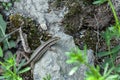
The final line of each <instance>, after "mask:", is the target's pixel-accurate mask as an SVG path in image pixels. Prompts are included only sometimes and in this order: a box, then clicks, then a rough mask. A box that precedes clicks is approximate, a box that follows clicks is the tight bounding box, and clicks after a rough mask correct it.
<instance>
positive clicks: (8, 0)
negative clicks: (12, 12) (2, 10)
mask: <svg viewBox="0 0 120 80" xmlns="http://www.w3.org/2000/svg"><path fill="white" fill-rule="evenodd" d="M0 1H1V2H10V0H0Z"/></svg>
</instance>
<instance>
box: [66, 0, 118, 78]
mask: <svg viewBox="0 0 120 80" xmlns="http://www.w3.org/2000/svg"><path fill="white" fill-rule="evenodd" d="M105 2H108V3H109V5H110V7H111V10H112V13H113V15H114V18H115V24H114V25H112V26H111V27H108V29H106V31H105V32H104V33H102V37H103V38H104V39H105V41H106V44H107V46H108V51H105V52H99V53H96V56H97V57H99V58H102V59H103V60H104V62H102V64H99V65H97V67H94V66H92V65H89V64H88V62H87V59H86V58H87V56H86V47H85V51H84V52H82V51H80V50H79V49H78V48H77V49H76V51H72V52H67V55H68V57H69V58H70V59H68V60H67V63H69V64H73V63H77V66H76V67H74V68H73V69H72V70H71V72H70V74H73V73H74V72H76V70H77V69H78V67H79V66H80V65H81V64H84V65H86V66H87V67H88V69H89V71H87V73H86V75H87V76H86V78H85V80H120V77H119V72H120V69H119V66H120V64H118V65H115V60H116V58H117V55H118V52H119V51H120V46H119V45H118V46H115V47H114V48H112V49H111V39H113V38H114V39H119V37H120V21H119V19H118V17H117V13H116V11H115V8H114V6H113V4H112V2H111V0H97V1H94V2H93V4H99V5H100V4H103V3H105ZM78 64H79V65H78ZM101 68H102V69H103V70H104V71H103V72H102V73H100V69H101Z"/></svg>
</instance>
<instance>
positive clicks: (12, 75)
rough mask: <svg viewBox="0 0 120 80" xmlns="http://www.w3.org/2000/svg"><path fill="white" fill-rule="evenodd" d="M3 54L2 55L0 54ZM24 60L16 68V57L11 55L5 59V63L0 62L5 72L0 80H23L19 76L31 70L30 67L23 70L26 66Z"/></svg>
mask: <svg viewBox="0 0 120 80" xmlns="http://www.w3.org/2000/svg"><path fill="white" fill-rule="evenodd" d="M0 54H1V53H0ZM24 62H25V61H24V60H22V61H21V63H20V64H19V65H18V66H16V64H17V63H16V56H15V55H12V54H9V56H8V58H7V59H5V61H4V62H1V61H0V65H1V68H2V70H3V72H2V74H1V76H0V79H5V80H22V78H21V77H20V76H19V75H20V74H22V73H24V72H26V71H28V70H30V68H29V67H26V68H24V69H21V67H22V65H23V64H24Z"/></svg>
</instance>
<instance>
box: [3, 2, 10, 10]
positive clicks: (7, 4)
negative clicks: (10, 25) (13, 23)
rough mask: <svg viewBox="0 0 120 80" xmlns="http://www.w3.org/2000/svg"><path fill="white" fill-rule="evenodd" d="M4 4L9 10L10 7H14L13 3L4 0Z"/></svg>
mask: <svg viewBox="0 0 120 80" xmlns="http://www.w3.org/2000/svg"><path fill="white" fill-rule="evenodd" d="M2 5H3V7H4V8H5V10H9V8H10V7H12V3H10V2H3V3H2Z"/></svg>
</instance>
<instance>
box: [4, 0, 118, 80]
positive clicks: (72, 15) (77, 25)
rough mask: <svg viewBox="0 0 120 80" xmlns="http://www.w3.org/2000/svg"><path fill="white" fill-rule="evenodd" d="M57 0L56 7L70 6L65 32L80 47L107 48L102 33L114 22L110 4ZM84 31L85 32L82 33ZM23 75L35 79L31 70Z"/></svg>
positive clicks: (64, 21)
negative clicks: (66, 2)
mask: <svg viewBox="0 0 120 80" xmlns="http://www.w3.org/2000/svg"><path fill="white" fill-rule="evenodd" d="M56 1H58V2H57V3H56V2H55V5H56V8H61V7H63V6H64V5H65V6H67V7H68V8H69V11H68V13H67V14H66V15H65V17H64V19H63V21H62V23H63V26H64V28H65V32H66V33H67V34H69V35H72V36H73V37H74V40H75V43H76V45H78V46H79V47H80V49H83V46H84V45H85V44H86V45H87V48H88V49H92V50H94V52H99V51H105V50H107V46H106V44H105V41H104V40H103V38H102V37H101V35H100V34H101V33H102V32H104V31H105V30H106V28H108V27H109V26H110V25H112V24H113V23H114V18H113V15H112V13H111V9H110V8H109V6H108V4H106V3H105V4H103V5H100V6H99V5H93V4H92V1H93V0H83V1H80V3H77V2H76V0H75V1H74V0H70V1H71V2H70V3H69V2H68V4H67V5H66V4H65V3H64V2H65V0H56ZM54 7H55V6H54ZM4 16H5V15H4ZM20 24H21V23H20ZM31 25H33V24H31ZM16 26H18V25H16ZM26 29H27V28H26ZM82 31H83V33H81V32H82ZM24 32H25V30H24ZM44 34H45V33H43V35H44ZM46 34H47V33H46ZM82 35H83V36H82ZM44 36H46V35H44ZM30 43H33V42H30ZM112 43H113V46H115V45H116V44H118V43H117V42H116V41H115V40H112ZM33 44H34V43H33ZM96 46H97V47H96ZM103 46H104V47H103ZM35 47H36V46H35ZM21 76H22V77H23V78H24V80H33V77H32V73H31V72H30V71H29V72H26V73H24V74H22V75H21Z"/></svg>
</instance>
